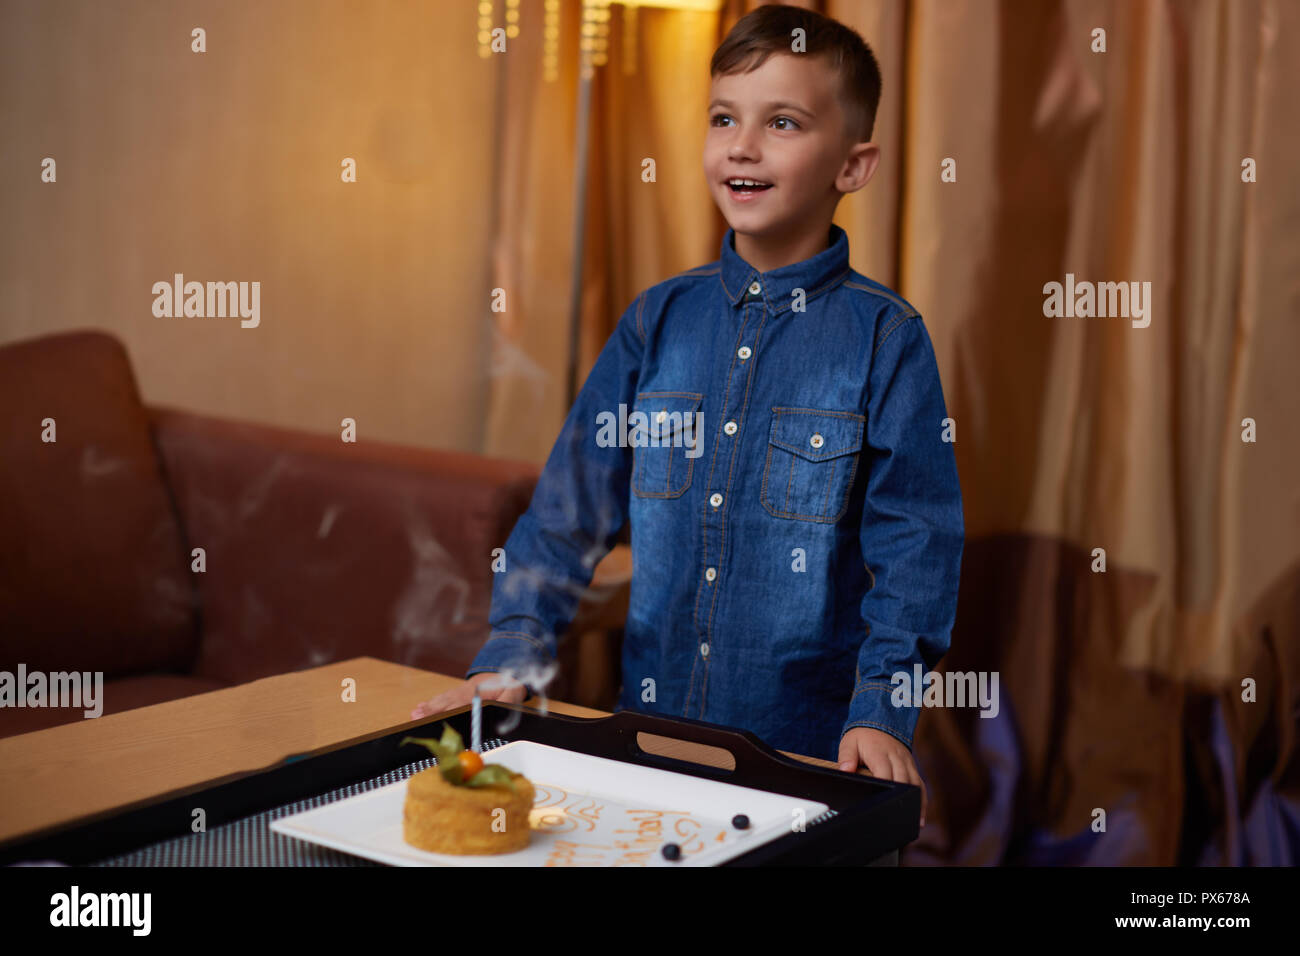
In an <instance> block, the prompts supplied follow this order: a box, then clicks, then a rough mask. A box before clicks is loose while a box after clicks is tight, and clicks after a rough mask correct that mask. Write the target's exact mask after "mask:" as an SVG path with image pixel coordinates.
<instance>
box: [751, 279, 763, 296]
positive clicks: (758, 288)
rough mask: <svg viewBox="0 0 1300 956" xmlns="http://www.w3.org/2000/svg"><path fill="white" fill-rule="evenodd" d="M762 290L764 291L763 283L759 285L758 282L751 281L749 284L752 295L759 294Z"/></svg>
mask: <svg viewBox="0 0 1300 956" xmlns="http://www.w3.org/2000/svg"><path fill="white" fill-rule="evenodd" d="M762 291H763V287H762V286H761V285H759V284H758V283H757V282H751V283H750V284H749V294H750V295H758V294H759V293H760V292H762Z"/></svg>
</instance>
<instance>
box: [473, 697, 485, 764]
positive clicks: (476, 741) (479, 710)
mask: <svg viewBox="0 0 1300 956" xmlns="http://www.w3.org/2000/svg"><path fill="white" fill-rule="evenodd" d="M470 741H471V743H470V749H471V750H473V751H474V752H475V753H479V752H480V750H481V748H482V744H483V704H482V702H481V701H480V700H479V696H478V688H477V687H476V688H474V709H473V711H472V713H471V714H470Z"/></svg>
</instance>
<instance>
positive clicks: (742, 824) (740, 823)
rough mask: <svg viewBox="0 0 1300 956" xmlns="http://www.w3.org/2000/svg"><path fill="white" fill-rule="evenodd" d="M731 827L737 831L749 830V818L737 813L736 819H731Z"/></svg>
mask: <svg viewBox="0 0 1300 956" xmlns="http://www.w3.org/2000/svg"><path fill="white" fill-rule="evenodd" d="M731 825H732V826H733V827H735V828H736V829H737V830H748V829H749V817H747V816H745V815H744V814H743V813H737V814H736V815H735V816H734V817H732V818H731Z"/></svg>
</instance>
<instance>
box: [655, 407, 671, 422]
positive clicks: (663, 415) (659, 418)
mask: <svg viewBox="0 0 1300 956" xmlns="http://www.w3.org/2000/svg"><path fill="white" fill-rule="evenodd" d="M667 417H668V410H667V409H664V410H662V411H660V412H659V414H658V415H656V416H655V421H657V422H662V421H663V420H664V419H665V418H667Z"/></svg>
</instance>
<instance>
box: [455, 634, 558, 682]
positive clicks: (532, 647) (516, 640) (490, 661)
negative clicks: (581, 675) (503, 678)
mask: <svg viewBox="0 0 1300 956" xmlns="http://www.w3.org/2000/svg"><path fill="white" fill-rule="evenodd" d="M554 661H555V652H554V649H553V648H552V647H550V646H549V645H548V643H547V642H546V641H543V640H542V639H541V638H540V637H534V636H533V635H531V634H527V633H525V632H523V631H496V632H494V633H493V635H492V636H491V637H490V638H489V639H488V641H487V643H485V644H484V645H483V646H482V648H480V649H479V652H478V655H477V656H475V658H474V660H473V662H472V663H471V664H470V665H469V670H468V671H466V672H465V677H466V678H470V677H473V676H474V675H475V674H482V673H484V672H485V671H492V672H494V673H495V672H500V671H502V670H513V671H518V672H527V671H535V670H537V669H539V668H543V667H546V666H548V665H549V664H552V663H554Z"/></svg>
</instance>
